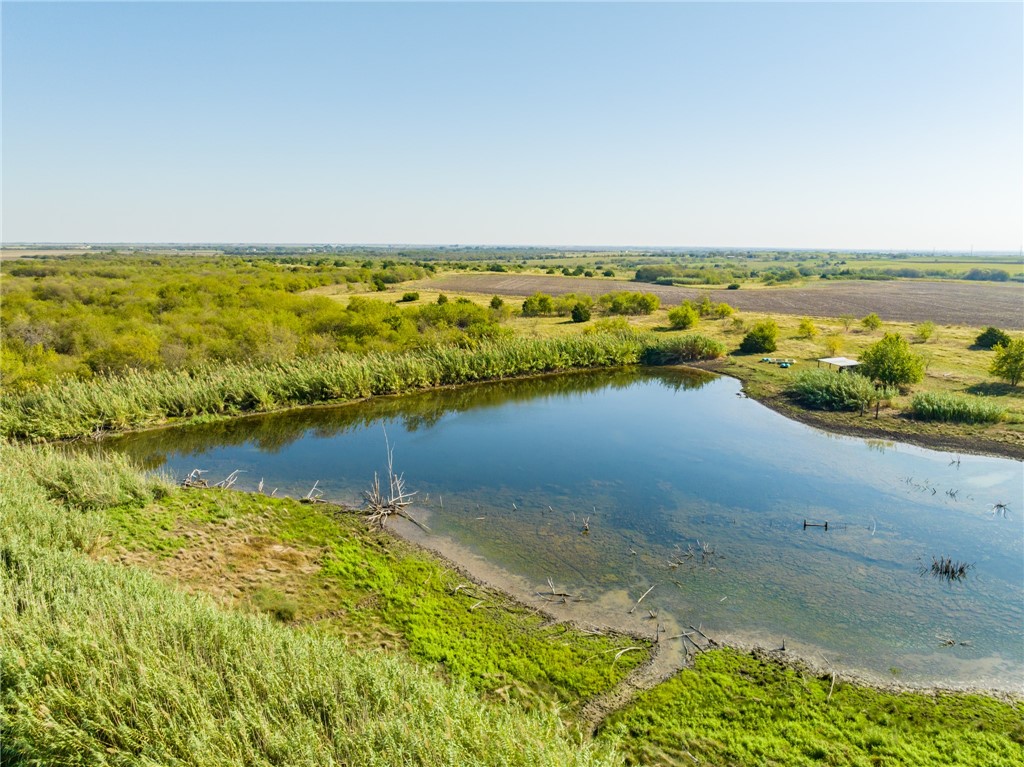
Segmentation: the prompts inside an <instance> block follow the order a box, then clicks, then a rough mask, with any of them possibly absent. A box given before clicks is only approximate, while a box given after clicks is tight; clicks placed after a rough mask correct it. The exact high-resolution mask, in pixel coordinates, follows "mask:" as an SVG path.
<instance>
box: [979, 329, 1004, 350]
mask: <svg viewBox="0 0 1024 767" xmlns="http://www.w3.org/2000/svg"><path fill="white" fill-rule="evenodd" d="M974 343H975V344H976V345H977V346H980V347H981V348H982V349H992V348H994V347H996V346H1008V345H1009V344H1010V334H1009V333H1007V332H1006V331H1003V330H1000V329H999V328H994V327H992V326H991V325H989V326H988V327H987V328H985V329H984V330H983V331H982V332H981V335H979V336H978V337H977V338H975V339H974Z"/></svg>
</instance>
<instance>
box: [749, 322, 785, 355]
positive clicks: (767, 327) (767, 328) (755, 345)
mask: <svg viewBox="0 0 1024 767" xmlns="http://www.w3.org/2000/svg"><path fill="white" fill-rule="evenodd" d="M778 340H779V326H778V325H776V324H775V320H762V321H761V322H758V323H756V324H755V325H754V327H752V328H751V329H750V332H748V333H747V334H746V335H745V336H743V340H742V341H741V342H740V351H741V352H746V353H747V354H752V353H755V352H773V351H775V350H776V349H777V348H778Z"/></svg>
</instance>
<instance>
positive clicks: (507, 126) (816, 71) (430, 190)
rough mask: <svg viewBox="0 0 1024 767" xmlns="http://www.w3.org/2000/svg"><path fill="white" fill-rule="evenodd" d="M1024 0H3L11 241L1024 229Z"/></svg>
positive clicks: (594, 237)
mask: <svg viewBox="0 0 1024 767" xmlns="http://www.w3.org/2000/svg"><path fill="white" fill-rule="evenodd" d="M1022 27H1024V15H1022V5H1021V4H1020V3H993V4H977V3H970V4H952V3H942V4H932V3H909V4H887V3H872V4H837V3H795V4H775V3H756V4H741V3H705V4H700V3H680V4H671V3H660V4H615V3H599V4H587V3H568V4H548V3H517V4H500V3H480V4H472V3H442V4H430V3H405V4H390V3H371V4H354V3H308V4H301V3H291V4H284V3H222V4H208V3H144V2H139V3H109V4H93V3H11V2H4V3H3V211H2V212H3V220H2V223H3V239H4V240H5V241H7V242H16V241H47V242H78V241H85V242H172V241H173V242H186V241H193V242H196V241H204V242H228V241H230V242H243V241H244V242H345V243H463V244H466V243H504V244H546V245H639V246H656V245H661V246H673V245H678V246H686V245H693V246H700V245H719V246H739V247H742V246H770V247H837V248H838V247H848V248H879V249H888V248H899V249H932V248H937V249H940V250H942V249H960V250H967V249H969V248H971V247H973V248H974V249H975V250H988V249H1004V250H1012V251H1017V250H1018V249H1019V248H1020V247H1021V242H1022V239H1024V234H1022V229H1024V219H1022V216H1024V214H1022V210H1024V199H1022V194H1024V193H1022V187H1024V152H1022V143H1024V52H1022V39H1024V34H1022V32H1024V29H1022Z"/></svg>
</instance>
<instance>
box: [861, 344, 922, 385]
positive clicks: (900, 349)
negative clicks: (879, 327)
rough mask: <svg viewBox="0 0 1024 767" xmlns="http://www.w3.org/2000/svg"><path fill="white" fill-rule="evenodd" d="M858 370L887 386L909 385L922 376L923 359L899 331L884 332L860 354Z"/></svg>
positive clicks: (916, 381)
mask: <svg viewBox="0 0 1024 767" xmlns="http://www.w3.org/2000/svg"><path fill="white" fill-rule="evenodd" d="M860 361H861V366H860V372H861V373H863V374H864V375H866V376H867V377H868V378H871V379H872V380H874V381H881V382H882V383H883V384H887V385H889V386H901V387H903V386H909V385H910V384H915V383H918V382H919V381H920V380H921V379H923V378H924V360H923V359H922V358H921V357H920V356H918V355H917V354H914V353H913V352H912V351H910V344H909V343H907V339H905V338H904V337H903V336H901V335H900V334H899V333H886V334H885V336H884V337H883V338H882V340H881V341H879V342H878V343H876V344H872V345H871V346H869V347H868V348H867V349H865V350H864V353H863V354H862V355H861V356H860Z"/></svg>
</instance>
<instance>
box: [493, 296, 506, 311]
mask: <svg viewBox="0 0 1024 767" xmlns="http://www.w3.org/2000/svg"><path fill="white" fill-rule="evenodd" d="M504 305H505V302H504V301H503V300H502V298H501V296H491V308H492V309H500V308H501V307H503V306H504Z"/></svg>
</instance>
